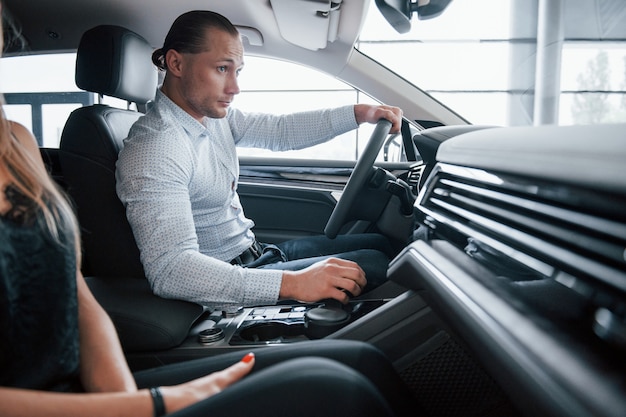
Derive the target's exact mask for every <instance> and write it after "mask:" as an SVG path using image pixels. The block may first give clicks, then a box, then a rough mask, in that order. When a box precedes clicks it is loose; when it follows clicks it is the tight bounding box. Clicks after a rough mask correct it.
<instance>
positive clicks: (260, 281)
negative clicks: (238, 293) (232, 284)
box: [243, 268, 283, 306]
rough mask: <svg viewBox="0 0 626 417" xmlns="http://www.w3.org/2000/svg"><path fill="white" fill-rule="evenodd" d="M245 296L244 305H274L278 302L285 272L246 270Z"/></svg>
mask: <svg viewBox="0 0 626 417" xmlns="http://www.w3.org/2000/svg"><path fill="white" fill-rule="evenodd" d="M244 271H245V272H244V280H245V294H244V300H243V305H245V306H252V305H274V304H276V302H277V301H278V297H279V294H280V286H281V284H282V280H283V271H281V270H275V269H255V268H244Z"/></svg>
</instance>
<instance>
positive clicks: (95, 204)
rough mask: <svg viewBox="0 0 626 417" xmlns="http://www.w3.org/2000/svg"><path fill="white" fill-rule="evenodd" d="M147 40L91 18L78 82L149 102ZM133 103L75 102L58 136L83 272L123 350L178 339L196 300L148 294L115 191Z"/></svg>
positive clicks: (163, 345) (196, 309) (152, 80)
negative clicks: (92, 23)
mask: <svg viewBox="0 0 626 417" xmlns="http://www.w3.org/2000/svg"><path fill="white" fill-rule="evenodd" d="M151 55H152V48H151V47H150V45H149V44H148V42H147V41H146V40H145V39H144V38H142V37H141V36H139V35H137V34H136V33H134V32H132V31H130V30H127V29H124V28H122V27H118V26H109V25H103V26H97V27H95V28H93V29H91V30H89V31H87V32H85V34H84V35H83V37H82V39H81V42H80V45H79V47H78V51H77V57H76V84H77V85H78V87H79V88H81V89H83V90H86V91H90V92H94V93H97V94H99V95H100V96H112V97H116V98H119V99H122V100H126V101H127V102H128V103H129V104H130V103H136V104H137V105H138V106H139V107H141V106H144V105H145V104H146V103H147V102H149V101H150V100H151V99H152V98H153V97H154V94H155V91H156V86H157V72H156V68H155V67H154V66H153V65H152V62H151ZM140 116H141V113H140V112H139V111H135V110H129V109H119V108H114V107H111V106H108V105H103V104H94V105H92V106H87V107H82V108H79V109H77V110H75V111H74V112H73V113H72V114H71V115H70V117H69V119H68V120H67V123H66V125H65V127H64V129H63V133H62V136H61V144H60V152H59V159H60V163H61V168H62V172H63V177H64V181H65V183H66V187H67V191H68V193H69V195H70V197H71V198H72V199H73V201H74V204H75V207H76V212H77V216H78V219H79V222H80V226H81V234H82V243H83V251H84V255H83V272H84V274H85V276H86V278H87V282H88V283H89V285H90V287H91V289H92V291H93V292H94V295H95V296H96V298H97V299H98V300H99V301H100V303H101V304H102V305H103V307H104V308H105V310H107V312H108V313H109V314H110V316H111V318H112V319H113V322H114V324H115V326H116V327H117V330H118V333H119V334H120V339H121V341H122V346H123V347H124V349H125V350H126V351H140V350H161V349H168V348H171V347H174V346H176V345H178V344H180V343H181V342H182V341H183V340H184V338H185V337H186V336H187V334H188V332H189V329H190V327H191V325H192V323H193V322H194V321H195V320H196V319H197V318H198V317H199V315H200V314H201V313H202V311H203V309H202V307H201V306H199V305H196V304H192V303H187V302H183V301H176V300H166V299H162V298H159V297H156V296H154V295H153V294H152V291H151V289H150V287H149V284H148V281H147V279H146V278H145V276H144V271H143V267H142V265H141V262H140V260H139V250H138V249H137V245H136V243H135V240H134V237H133V234H132V230H131V228H130V225H129V224H128V221H127V220H126V214H125V210H124V207H123V205H122V203H121V202H120V200H119V199H118V197H117V194H116V191H115V162H116V160H117V156H118V153H119V151H120V150H121V148H122V146H123V140H124V138H125V137H126V136H127V135H128V131H129V129H130V127H131V126H132V124H133V123H134V122H135V121H136V120H137V119H138V118H139V117H140Z"/></svg>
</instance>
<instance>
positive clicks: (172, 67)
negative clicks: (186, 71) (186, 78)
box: [165, 49, 183, 77]
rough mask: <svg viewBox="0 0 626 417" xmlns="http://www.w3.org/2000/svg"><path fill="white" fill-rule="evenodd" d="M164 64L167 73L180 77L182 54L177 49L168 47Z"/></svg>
mask: <svg viewBox="0 0 626 417" xmlns="http://www.w3.org/2000/svg"><path fill="white" fill-rule="evenodd" d="M165 64H166V68H167V72H168V73H171V74H172V75H174V76H176V77H180V74H181V73H182V70H183V55H182V54H181V53H179V52H178V51H175V50H173V49H170V50H168V51H167V53H166V54H165Z"/></svg>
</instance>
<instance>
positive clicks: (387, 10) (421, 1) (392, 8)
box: [376, 0, 452, 33]
mask: <svg viewBox="0 0 626 417" xmlns="http://www.w3.org/2000/svg"><path fill="white" fill-rule="evenodd" d="M450 2H452V0H417V1H411V0H376V7H378V10H379V11H380V13H381V14H382V15H383V17H384V18H385V19H386V20H387V22H389V24H390V25H391V26H392V27H393V28H394V29H395V30H396V31H397V32H398V33H406V32H408V31H409V30H411V16H412V15H413V13H417V17H418V19H420V20H427V19H432V18H434V17H437V16H439V15H440V14H441V13H443V11H444V10H445V9H446V7H448V5H449V4H450Z"/></svg>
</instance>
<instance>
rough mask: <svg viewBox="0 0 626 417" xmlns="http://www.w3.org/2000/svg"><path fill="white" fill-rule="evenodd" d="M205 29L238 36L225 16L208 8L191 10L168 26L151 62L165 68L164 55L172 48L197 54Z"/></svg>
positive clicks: (203, 39) (163, 69)
mask: <svg viewBox="0 0 626 417" xmlns="http://www.w3.org/2000/svg"><path fill="white" fill-rule="evenodd" d="M207 29H218V30H222V31H224V32H227V33H230V34H231V35H235V36H238V35H239V32H238V31H237V28H235V26H233V24H232V23H231V22H230V20H228V19H227V18H226V17H224V16H222V15H221V14H219V13H215V12H211V11H208V10H193V11H190V12H187V13H183V14H182V15H180V16H178V18H176V20H175V21H174V23H172V27H171V28H170V30H169V32H168V33H167V36H166V37H165V42H164V43H163V47H162V48H159V49H157V50H156V51H154V53H153V54H152V62H153V63H154V65H156V66H157V68H158V69H160V70H161V71H165V70H167V64H166V62H165V55H166V54H167V51H169V50H170V49H173V50H175V51H177V52H180V53H190V54H197V53H200V52H203V51H204V49H205V40H206V38H205V36H206V33H207Z"/></svg>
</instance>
